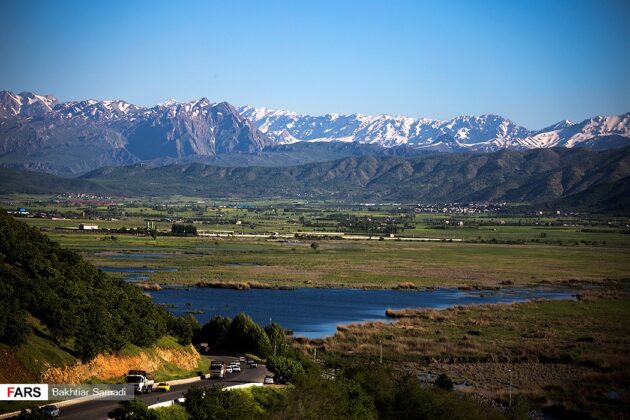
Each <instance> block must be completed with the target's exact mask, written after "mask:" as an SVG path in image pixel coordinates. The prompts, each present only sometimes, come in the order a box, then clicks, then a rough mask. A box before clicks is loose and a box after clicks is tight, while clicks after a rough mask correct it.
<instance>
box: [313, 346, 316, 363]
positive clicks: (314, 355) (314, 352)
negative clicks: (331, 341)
mask: <svg viewBox="0 0 630 420" xmlns="http://www.w3.org/2000/svg"><path fill="white" fill-rule="evenodd" d="M313 360H314V361H315V362H316V361H317V347H315V348H314V349H313Z"/></svg>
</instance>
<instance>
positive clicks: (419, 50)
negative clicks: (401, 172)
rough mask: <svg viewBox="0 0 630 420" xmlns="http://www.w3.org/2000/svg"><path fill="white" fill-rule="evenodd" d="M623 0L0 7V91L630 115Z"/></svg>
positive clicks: (546, 117)
mask: <svg viewBox="0 0 630 420" xmlns="http://www.w3.org/2000/svg"><path fill="white" fill-rule="evenodd" d="M628 22H630V2H629V1H627V0H621V1H612V0H608V1H607V0H601V1H586V0H583V1H580V0H575V1H481V0H480V1H435V2H423V1H385V0H383V1H378V2H376V1H366V0H363V1H340V0H338V1H327V0H323V1H320V0H318V1H311V2H306V1H251V2H245V1H220V2H219V1H198V2H197V1H177V2H175V1H173V2H166V1H146V2H144V1H89V2H88V1H76V2H75V1H69V0H65V1H28V0H26V1H24V0H22V1H11V0H3V1H2V2H0V39H1V40H2V41H1V42H0V56H1V57H2V64H1V65H0V89H8V90H13V91H23V90H31V91H36V92H39V93H46V94H52V95H54V96H56V97H57V98H59V99H60V100H62V101H64V100H75V99H86V98H94V99H124V100H127V101H129V102H132V103H136V104H138V105H143V106H150V105H154V104H156V103H159V102H162V101H164V100H165V99H168V98H174V99H177V100H190V99H195V98H199V97H202V96H206V97H208V98H209V99H211V100H213V101H221V100H226V101H228V102H231V103H233V104H235V105H244V104H251V105H255V106H267V107H272V108H284V109H290V110H294V111H297V112H302V113H310V114H325V113H333V112H338V113H345V114H350V113H354V112H359V113H364V114H392V115H409V116H414V117H429V118H440V119H447V118H452V117H454V116H457V115H463V114H475V115H478V114H484V113H496V114H500V115H503V116H505V117H507V118H510V119H512V120H513V121H515V122H516V123H518V124H522V125H524V126H526V127H528V128H531V129H535V128H542V127H544V126H546V125H549V124H552V123H554V122H556V121H558V120H561V119H565V118H568V119H572V120H581V119H584V118H587V117H589V116H593V115H596V114H618V113H623V112H627V111H630V25H629V24H628Z"/></svg>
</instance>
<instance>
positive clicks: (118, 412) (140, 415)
mask: <svg viewBox="0 0 630 420" xmlns="http://www.w3.org/2000/svg"><path fill="white" fill-rule="evenodd" d="M107 416H108V417H109V418H110V419H114V420H158V415H157V413H155V412H154V411H152V410H151V409H149V408H148V407H147V406H146V404H145V403H144V402H142V400H139V399H137V398H134V399H133V400H128V401H121V402H120V403H119V407H118V408H116V409H115V410H113V411H110V412H109V413H107Z"/></svg>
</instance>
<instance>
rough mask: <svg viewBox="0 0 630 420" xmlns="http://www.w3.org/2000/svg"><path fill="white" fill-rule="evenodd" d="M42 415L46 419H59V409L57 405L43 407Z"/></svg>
mask: <svg viewBox="0 0 630 420" xmlns="http://www.w3.org/2000/svg"><path fill="white" fill-rule="evenodd" d="M42 414H44V415H45V416H46V417H59V407H57V406H56V405H45V406H44V407H42Z"/></svg>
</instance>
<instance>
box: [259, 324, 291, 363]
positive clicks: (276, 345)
mask: <svg viewBox="0 0 630 420" xmlns="http://www.w3.org/2000/svg"><path fill="white" fill-rule="evenodd" d="M265 333H266V334H267V336H268V337H269V341H270V342H271V347H272V348H273V355H274V356H275V355H285V353H286V352H287V350H288V349H289V346H288V345H287V337H286V333H285V331H284V328H282V327H281V326H280V324H278V323H276V322H272V323H271V324H270V325H267V326H266V327H265Z"/></svg>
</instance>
